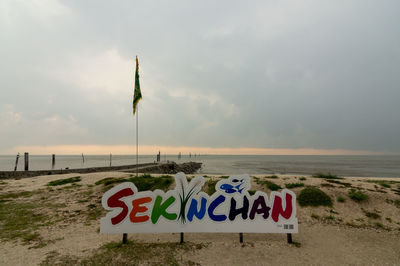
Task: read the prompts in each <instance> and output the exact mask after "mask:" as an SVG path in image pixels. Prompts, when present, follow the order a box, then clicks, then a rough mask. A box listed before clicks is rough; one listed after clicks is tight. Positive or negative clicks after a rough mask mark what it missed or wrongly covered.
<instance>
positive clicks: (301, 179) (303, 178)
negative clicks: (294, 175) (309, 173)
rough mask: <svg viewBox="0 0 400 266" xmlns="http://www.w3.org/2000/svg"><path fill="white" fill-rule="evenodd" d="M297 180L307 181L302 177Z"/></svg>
mask: <svg viewBox="0 0 400 266" xmlns="http://www.w3.org/2000/svg"><path fill="white" fill-rule="evenodd" d="M299 180H300V181H304V180H307V178H305V177H304V176H302V177H300V178H299Z"/></svg>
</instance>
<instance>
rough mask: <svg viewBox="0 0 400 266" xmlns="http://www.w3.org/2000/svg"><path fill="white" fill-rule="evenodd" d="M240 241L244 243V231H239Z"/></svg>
mask: <svg viewBox="0 0 400 266" xmlns="http://www.w3.org/2000/svg"><path fill="white" fill-rule="evenodd" d="M239 241H240V243H243V233H239Z"/></svg>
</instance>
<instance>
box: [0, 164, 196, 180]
mask: <svg viewBox="0 0 400 266" xmlns="http://www.w3.org/2000/svg"><path fill="white" fill-rule="evenodd" d="M138 167H139V173H153V174H155V173H157V174H176V173H178V172H184V173H185V174H194V173H195V172H196V171H197V170H199V169H200V168H201V163H197V162H187V163H181V164H177V163H175V162H166V163H144V164H139V165H138ZM110 171H122V172H132V173H135V172H136V164H132V165H121V166H111V167H90V168H77V169H58V170H36V171H15V172H14V171H0V179H10V178H26V177H34V176H41V175H60V174H69V173H82V174H85V173H95V172H110Z"/></svg>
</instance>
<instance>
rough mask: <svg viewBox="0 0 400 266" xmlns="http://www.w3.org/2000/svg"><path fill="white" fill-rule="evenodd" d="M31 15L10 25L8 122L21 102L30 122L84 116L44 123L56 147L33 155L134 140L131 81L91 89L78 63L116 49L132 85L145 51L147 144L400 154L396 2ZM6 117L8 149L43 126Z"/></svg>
mask: <svg viewBox="0 0 400 266" xmlns="http://www.w3.org/2000/svg"><path fill="white" fill-rule="evenodd" d="M56 3H57V2H56ZM23 5H24V3H23V2H22V3H21V4H19V6H17V5H16V4H14V3H13V2H10V3H9V5H8V9H9V10H11V11H10V15H9V16H8V17H7V19H3V20H0V29H1V31H2V35H1V36H0V40H1V43H2V44H1V51H0V54H1V56H2V62H1V63H0V86H1V95H2V96H1V99H0V107H1V108H0V111H1V110H3V111H2V112H3V113H2V114H3V116H0V119H2V117H5V112H6V111H5V110H6V109H5V108H6V107H5V106H6V105H12V106H13V108H14V111H16V112H18V113H21V115H22V116H23V117H24V119H26V120H24V121H31V123H41V122H42V121H43V119H45V118H46V117H54V116H56V117H59V118H60V120H61V121H64V122H65V121H70V120H68V119H69V117H74V118H75V119H76V120H75V121H74V123H75V125H76V128H79V130H76V131H66V132H68V134H64V133H62V132H60V133H57V132H56V131H54V130H53V128H50V127H49V126H48V125H46V124H43V127H44V128H43V131H51V132H53V134H54V135H53V137H49V136H48V135H46V134H39V133H35V135H32V136H30V138H29V139H28V140H29V142H30V143H29V144H31V145H45V144H49V145H50V144H51V143H53V144H66V143H67V144H73V143H75V144H83V143H84V144H131V143H132V141H133V132H134V131H133V130H134V127H133V126H134V124H133V122H134V121H133V117H132V115H131V97H132V85H130V86H127V88H126V92H123V90H121V88H116V89H115V91H116V92H117V93H116V95H115V94H112V93H111V94H110V87H108V88H107V89H105V88H104V87H103V86H102V85H101V84H100V85H96V86H98V87H96V86H95V87H93V88H92V89H91V91H89V92H88V91H87V90H85V88H84V87H85V86H84V84H82V82H81V81H79V80H76V76H73V74H72V72H73V71H72V70H73V69H75V71H80V66H79V65H70V61H71V58H87V60H89V61H90V60H92V59H93V58H98V57H99V55H102V54H104V53H106V52H107V51H117V53H118V56H119V57H120V60H121V62H132V70H129V71H130V72H131V73H132V75H131V76H129V77H127V78H130V79H131V83H133V58H134V57H135V55H137V54H138V55H139V60H140V64H141V67H142V68H141V70H142V72H141V84H142V92H143V95H144V97H143V100H142V101H141V102H140V127H141V137H140V138H141V143H142V144H149V145H151V144H159V145H188V146H189V145H190V146H214V147H264V148H270V147H271V148H318V149H324V148H326V149H332V148H345V149H355V150H359V149H360V150H376V151H389V152H397V153H398V152H400V142H399V141H398V140H397V139H398V136H399V134H400V120H399V119H398V117H397V116H398V115H397V114H398V113H400V107H399V105H398V104H397V102H398V99H400V90H399V89H398V87H399V84H400V75H399V74H400V73H399V69H400V68H399V63H400V48H399V47H400V43H399V42H400V37H399V36H400V28H399V27H398V24H399V19H398V12H397V10H399V8H400V4H399V3H398V2H396V1H385V2H384V3H383V2H382V3H378V2H376V1H347V2H346V3H336V2H325V1H310V2H307V3H302V4H299V3H289V2H286V1H271V2H265V1H256V2H252V3H244V2H241V1H224V2H218V3H214V2H213V1H209V2H201V3H200V2H188V1H168V2H163V1H160V2H149V1H146V2H137V3H134V2H131V1H119V2H118V3H112V2H107V1H83V2H82V1H63V2H59V5H56V6H57V8H56V9H55V10H58V13H57V12H56V13H51V12H50V11H49V10H48V9H45V10H44V11H43V9H44V7H43V5H42V6H40V7H37V9H36V11H35V8H32V7H30V8H26V7H24V6H23ZM294 5H296V6H294ZM40 12H42V13H43V14H44V15H43V16H44V17H45V18H40V16H38V15H39V14H42V13H40ZM46 12H47V13H46ZM49 12H50V14H49ZM100 58H101V57H100ZM93 60H94V59H93ZM93 62H94V64H98V61H96V60H94V61H93ZM118 62H119V61H118ZM105 63H107V62H105ZM116 67H118V66H116ZM55 69H56V70H59V72H57V73H63V72H62V71H64V72H65V76H64V77H62V78H61V77H60V75H55V74H54V71H53V70H55ZM105 69H107V68H105ZM102 71H103V72H104V71H106V70H102ZM110 71H112V70H111V69H110ZM121 71H123V70H121ZM103 72H102V73H99V77H100V76H101V80H104V76H107V73H103ZM84 73H85V72H84ZM61 76H62V74H61ZM95 77H96V75H93V79H95ZM121 77H123V78H125V76H121ZM69 78H71V79H72V80H71V82H68V79H69ZM118 79H120V78H118V77H116V78H115V80H116V86H121V84H123V82H121V83H117V82H119V81H118ZM110 80H114V79H112V77H110ZM93 84H96V83H93ZM111 89H112V88H111ZM96 90H97V91H98V92H97V91H96ZM178 92H179V93H180V94H179V93H178ZM177 93H178V94H177ZM213 97H214V98H213ZM35 114H36V115H35ZM39 114H40V115H39ZM4 119H5V118H4ZM4 121H5V120H4ZM4 121H3V120H2V121H1V123H2V126H1V128H2V132H3V133H1V134H2V135H1V136H2V137H1V139H0V146H2V147H5V146H8V147H11V146H16V145H20V144H21V143H20V142H21V139H19V138H13V137H12V136H13V135H14V134H15V132H20V131H21V130H24V129H26V130H29V128H27V127H28V126H29V127H32V125H31V124H30V123H27V124H25V125H18V127H16V126H15V125H14V126H13V125H10V124H7V126H5V125H6V124H5V122H4ZM65 126H68V123H67V124H65ZM69 126H71V125H70V124H69ZM52 130H53V131H52ZM27 144H28V143H27Z"/></svg>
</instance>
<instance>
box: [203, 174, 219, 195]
mask: <svg viewBox="0 0 400 266" xmlns="http://www.w3.org/2000/svg"><path fill="white" fill-rule="evenodd" d="M217 182H218V180H214V179H212V178H210V179H208V180H207V182H206V184H207V191H206V192H207V194H208V195H210V196H211V195H212V194H214V193H215V191H216V190H215V185H216V184H217Z"/></svg>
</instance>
